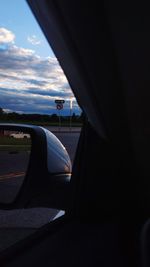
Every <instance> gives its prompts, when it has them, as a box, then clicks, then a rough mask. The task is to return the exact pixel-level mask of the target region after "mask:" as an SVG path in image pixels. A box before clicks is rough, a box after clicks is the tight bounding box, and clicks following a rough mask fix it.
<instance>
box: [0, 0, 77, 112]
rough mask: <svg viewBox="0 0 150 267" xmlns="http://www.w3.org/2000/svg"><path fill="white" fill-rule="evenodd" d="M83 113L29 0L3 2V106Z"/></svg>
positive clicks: (0, 75)
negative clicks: (59, 107) (60, 101)
mask: <svg viewBox="0 0 150 267" xmlns="http://www.w3.org/2000/svg"><path fill="white" fill-rule="evenodd" d="M56 98H57V99H58V98H61V99H65V100H66V101H65V104H64V110H63V111H62V114H64V115H65V114H66V115H68V114H69V99H70V98H73V99H74V101H73V112H75V113H76V114H77V113H80V109H79V107H78V105H77V103H76V100H75V98H74V96H73V93H72V91H71V89H70V86H69V84H68V81H67V79H66V77H65V75H64V73H63V71H62V69H61V67H60V66H59V63H58V61H57V59H56V58H55V55H54V54H53V51H52V50H51V48H50V46H49V44H48V43H47V41H46V39H45V37H44V35H43V33H42V31H41V29H40V27H39V25H38V23H37V22H36V20H35V18H34V16H33V14H32V12H31V11H30V9H29V7H28V5H27V3H26V1H25V0H13V1H12V0H0V107H2V108H3V109H4V110H5V111H7V112H12V111H15V112H20V113H22V112H25V113H43V114H44V113H45V114H51V113H56V107H55V103H54V100H55V99H56Z"/></svg>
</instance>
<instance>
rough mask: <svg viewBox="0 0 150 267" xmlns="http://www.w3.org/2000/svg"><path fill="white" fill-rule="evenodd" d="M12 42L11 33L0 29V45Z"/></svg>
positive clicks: (13, 38)
mask: <svg viewBox="0 0 150 267" xmlns="http://www.w3.org/2000/svg"><path fill="white" fill-rule="evenodd" d="M14 40H15V35H14V34H13V33H12V32H11V31H9V30H7V29H5V28H0V44H1V45H4V44H8V43H13V42H14Z"/></svg>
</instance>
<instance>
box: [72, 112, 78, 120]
mask: <svg viewBox="0 0 150 267" xmlns="http://www.w3.org/2000/svg"><path fill="white" fill-rule="evenodd" d="M76 120H77V118H76V114H75V113H74V112H73V114H72V121H73V122H76Z"/></svg>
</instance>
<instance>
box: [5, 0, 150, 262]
mask: <svg viewBox="0 0 150 267" xmlns="http://www.w3.org/2000/svg"><path fill="white" fill-rule="evenodd" d="M27 2H28V4H29V6H30V8H31V10H32V12H33V14H34V15H35V17H36V19H37V21H38V23H39V24H40V26H41V28H42V30H43V32H44V34H45V36H46V38H47V40H48V41H49V43H50V44H51V46H52V48H53V50H54V53H55V55H56V57H57V58H58V60H59V63H60V65H61V66H62V68H63V70H64V72H65V74H66V77H67V78H68V81H69V83H70V86H71V88H72V90H73V92H74V94H75V96H76V98H77V101H78V103H79V105H80V107H81V108H82V110H83V113H84V117H85V118H84V126H83V128H82V132H81V136H80V140H79V144H78V148H77V152H76V157H75V161H74V165H73V171H72V178H71V181H70V188H69V190H70V193H69V194H68V201H66V202H67V203H66V207H65V210H66V213H65V215H64V216H62V217H61V218H59V219H57V220H55V221H52V222H50V223H49V224H47V225H45V226H44V227H41V228H40V229H39V230H38V231H37V232H36V233H34V234H32V235H31V236H30V237H28V238H26V239H24V240H22V241H20V242H18V243H17V244H16V245H14V246H12V247H10V248H8V249H6V250H5V251H3V252H2V253H1V256H0V262H1V266H5V267H8V266H10V267H18V266H22V267H24V266H52V267H54V266H65V267H67V266H71V267H73V266H86V267H88V266H92V267H93V266H109V267H110V266H115V267H117V266H119V267H123V266H132V267H133V266H142V267H148V266H150V221H149V218H150V162H149V161H150V157H149V153H150V15H149V11H148V10H149V9H148V1H145V0H144V1H142V2H139V3H138V2H137V1H135V0H130V1H129V0H126V1H125V0H123V1H117V0H115V1H109V0H108V1H100V2H98V1H78V0H76V1H69V0H63V1H61V0H49V1H48V0H36V1H34V0H28V1H27ZM62 190H63V189H62ZM64 190H65V189H64ZM62 195H63V192H62ZM62 195H61V198H62ZM61 198H60V199H59V195H58V199H57V204H58V205H59V202H60V201H61ZM51 208H53V207H51Z"/></svg>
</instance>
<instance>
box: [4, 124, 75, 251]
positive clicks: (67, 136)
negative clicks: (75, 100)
mask: <svg viewBox="0 0 150 267" xmlns="http://www.w3.org/2000/svg"><path fill="white" fill-rule="evenodd" d="M50 130H52V129H50ZM53 130H54V131H53V132H54V134H55V135H56V136H57V137H58V138H59V139H60V141H61V142H62V143H63V145H64V146H65V147H66V149H67V151H68V153H69V155H70V158H71V161H72V162H73V160H74V156H75V151H76V147H77V143H78V139H79V135H80V131H79V129H76V130H74V131H72V132H70V131H68V130H66V131H64V132H62V131H61V132H59V131H58V129H56V128H55V129H53ZM3 153H4V152H3ZM3 155H4V154H3ZM8 158H9V161H8ZM12 158H13V160H12V161H11V159H12ZM23 160H24V161H23ZM8 162H9V166H8ZM11 162H12V163H13V164H11ZM26 164H27V154H22V153H21V152H20V153H18V154H14V155H13V154H12V155H7V153H6V154H5V155H4V157H3V156H2V154H1V153H0V177H1V175H3V174H5V170H7V171H8V172H7V173H12V172H13V171H15V173H18V172H22V171H25V170H26V166H27V165H26ZM23 178H24V177H23V176H19V175H18V176H17V177H14V180H11V179H6V181H4V180H3V179H0V201H2V199H3V198H4V199H5V202H7V199H6V197H9V198H10V199H11V198H12V199H13V194H14V193H15V194H16V192H17V191H15V190H16V188H17V190H18V188H20V186H21V184H22V181H23ZM12 181H13V183H12ZM6 188H7V189H6ZM5 190H6V191H7V192H6V193H5ZM13 190H14V191H13ZM8 191H9V192H8ZM57 214H58V210H55V209H50V208H32V209H19V210H12V211H3V210H0V250H3V249H5V248H7V247H9V246H10V245H12V244H14V243H16V242H17V241H19V240H21V239H22V238H24V237H26V236H28V235H30V234H32V233H33V232H35V231H36V230H37V229H38V228H39V227H41V226H43V225H44V224H46V223H48V222H49V221H51V220H54V219H55V216H57Z"/></svg>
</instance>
